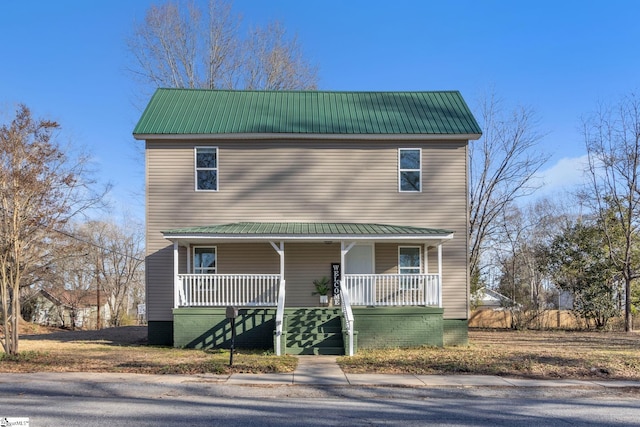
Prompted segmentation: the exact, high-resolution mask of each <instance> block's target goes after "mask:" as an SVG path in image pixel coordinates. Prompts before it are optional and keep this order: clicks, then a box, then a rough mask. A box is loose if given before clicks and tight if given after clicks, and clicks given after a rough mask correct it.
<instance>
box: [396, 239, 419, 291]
mask: <svg viewBox="0 0 640 427" xmlns="http://www.w3.org/2000/svg"><path fill="white" fill-rule="evenodd" d="M398 272H399V273H400V274H401V275H406V276H405V277H402V276H401V277H400V289H403V290H415V289H420V288H421V277H420V276H418V277H415V276H410V275H413V274H420V273H421V272H422V265H421V257H420V247H419V246H400V247H399V248H398Z"/></svg>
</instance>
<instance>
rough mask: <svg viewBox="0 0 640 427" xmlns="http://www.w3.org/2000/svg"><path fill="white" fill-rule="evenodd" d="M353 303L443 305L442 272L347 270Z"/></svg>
mask: <svg viewBox="0 0 640 427" xmlns="http://www.w3.org/2000/svg"><path fill="white" fill-rule="evenodd" d="M345 281H346V286H347V289H348V291H349V296H350V297H351V305H367V306H396V305H407V306H408V305H424V306H435V307H442V289H441V281H440V275H438V274H345Z"/></svg>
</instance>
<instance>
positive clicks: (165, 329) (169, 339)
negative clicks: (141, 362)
mask: <svg viewBox="0 0 640 427" xmlns="http://www.w3.org/2000/svg"><path fill="white" fill-rule="evenodd" d="M147 340H148V342H149V345H160V346H173V322H171V321H164V322H157V321H149V322H148V323H147Z"/></svg>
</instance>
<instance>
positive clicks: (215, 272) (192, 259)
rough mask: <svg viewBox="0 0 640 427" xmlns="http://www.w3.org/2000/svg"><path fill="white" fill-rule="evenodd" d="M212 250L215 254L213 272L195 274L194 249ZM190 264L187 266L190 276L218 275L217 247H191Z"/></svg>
mask: <svg viewBox="0 0 640 427" xmlns="http://www.w3.org/2000/svg"><path fill="white" fill-rule="evenodd" d="M202 248H205V249H213V252H214V253H215V254H216V266H215V267H214V269H213V272H206V273H198V272H196V266H195V264H194V263H195V260H196V249H202ZM190 252H191V261H190V262H191V264H190V265H189V267H190V268H191V270H192V271H191V273H192V274H218V247H217V246H211V245H193V246H191V251H190Z"/></svg>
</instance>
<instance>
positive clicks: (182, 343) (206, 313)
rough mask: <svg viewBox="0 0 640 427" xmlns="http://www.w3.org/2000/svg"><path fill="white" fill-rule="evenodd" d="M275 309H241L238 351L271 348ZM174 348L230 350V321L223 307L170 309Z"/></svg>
mask: <svg viewBox="0 0 640 427" xmlns="http://www.w3.org/2000/svg"><path fill="white" fill-rule="evenodd" d="M275 318H276V310H275V309H272V308H241V309H239V310H238V317H237V318H236V321H235V328H236V340H235V346H236V347H238V348H257V349H272V348H273V331H274V330H275ZM173 319H174V328H173V345H174V347H185V348H201V349H212V348H230V347H231V335H232V334H231V322H230V321H229V319H227V318H226V307H219V308H176V309H174V310H173Z"/></svg>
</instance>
